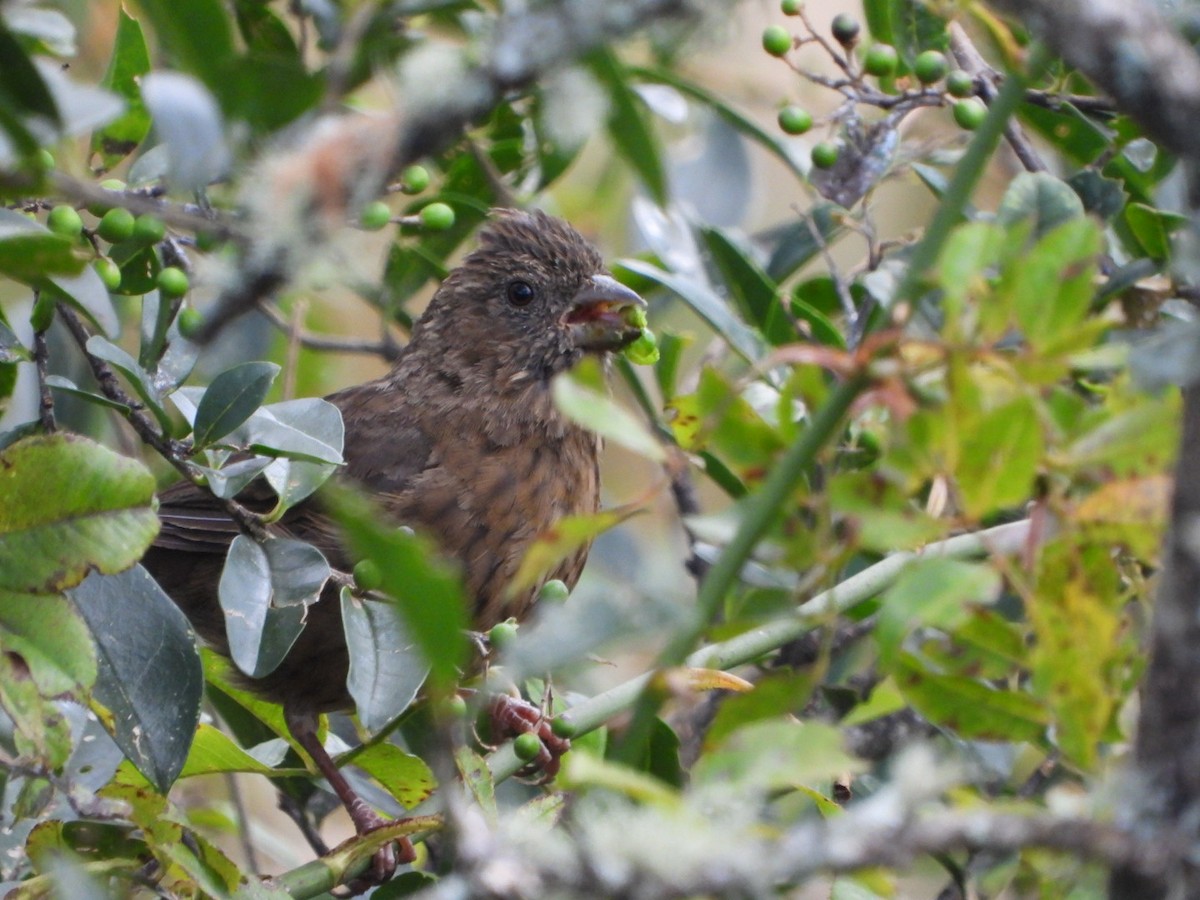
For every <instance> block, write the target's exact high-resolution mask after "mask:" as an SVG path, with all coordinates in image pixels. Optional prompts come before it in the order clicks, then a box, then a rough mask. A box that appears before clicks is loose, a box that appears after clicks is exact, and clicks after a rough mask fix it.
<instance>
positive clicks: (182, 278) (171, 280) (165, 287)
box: [158, 266, 191, 297]
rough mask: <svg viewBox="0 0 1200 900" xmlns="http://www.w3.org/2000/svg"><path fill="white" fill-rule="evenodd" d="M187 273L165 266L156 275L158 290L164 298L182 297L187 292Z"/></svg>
mask: <svg viewBox="0 0 1200 900" xmlns="http://www.w3.org/2000/svg"><path fill="white" fill-rule="evenodd" d="M189 287H191V285H190V284H189V283H188V277H187V272H185V271H183V269H178V268H176V267H175V266H167V267H166V268H164V269H163V270H162V271H161V272H159V273H158V290H159V293H161V294H162V295H163V296H164V297H182V296H183V295H184V294H186V293H187V292H188V288H189Z"/></svg>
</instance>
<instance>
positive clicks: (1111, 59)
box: [991, 0, 1200, 157]
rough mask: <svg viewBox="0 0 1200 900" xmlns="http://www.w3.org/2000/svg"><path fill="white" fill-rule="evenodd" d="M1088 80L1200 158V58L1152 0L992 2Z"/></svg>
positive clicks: (1161, 136)
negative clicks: (1023, 25)
mask: <svg viewBox="0 0 1200 900" xmlns="http://www.w3.org/2000/svg"><path fill="white" fill-rule="evenodd" d="M991 5H992V6H994V7H995V8H996V9H998V10H1001V11H1002V12H1006V13H1009V14H1011V15H1014V16H1016V17H1017V18H1019V19H1021V20H1022V21H1023V22H1024V23H1025V24H1026V25H1028V26H1029V27H1030V28H1031V29H1032V30H1033V31H1034V32H1036V33H1037V34H1038V35H1039V36H1041V38H1042V39H1043V40H1045V41H1046V43H1047V44H1049V45H1050V46H1051V47H1052V48H1054V50H1055V51H1056V52H1057V53H1059V54H1060V55H1061V56H1062V57H1063V58H1064V59H1065V60H1066V61H1067V62H1069V63H1070V64H1071V65H1072V66H1075V67H1076V68H1077V69H1079V70H1080V71H1081V72H1083V73H1084V74H1086V75H1087V76H1088V77H1089V78H1091V80H1092V81H1094V82H1095V83H1096V84H1097V85H1098V86H1099V87H1100V88H1101V89H1102V90H1104V91H1105V92H1106V93H1107V94H1108V95H1109V96H1110V97H1111V98H1112V99H1113V101H1114V102H1115V103H1116V105H1117V106H1118V107H1119V108H1121V109H1122V110H1123V111H1125V112H1127V113H1128V114H1129V115H1130V116H1132V117H1133V118H1134V119H1136V120H1138V121H1139V122H1140V123H1141V124H1142V125H1143V126H1145V128H1146V130H1147V131H1148V132H1149V134H1150V136H1151V137H1153V138H1154V139H1156V140H1158V141H1160V142H1162V143H1163V144H1165V145H1167V146H1168V147H1170V148H1171V149H1172V150H1174V151H1175V152H1177V153H1180V154H1184V155H1188V156H1192V157H1200V129H1197V128H1196V122H1197V120H1200V57H1198V56H1197V55H1196V51H1195V50H1193V49H1192V47H1191V46H1190V45H1189V44H1188V43H1187V42H1186V41H1185V40H1184V39H1183V38H1182V37H1181V36H1180V35H1178V34H1177V33H1176V32H1175V31H1174V29H1172V28H1171V27H1170V26H1169V25H1168V24H1167V22H1166V20H1165V19H1164V18H1163V17H1162V15H1161V14H1160V13H1159V12H1158V8H1157V7H1156V5H1155V4H1152V3H1148V2H1145V0H991Z"/></svg>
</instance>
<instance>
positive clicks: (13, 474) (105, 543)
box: [0, 434, 159, 593]
mask: <svg viewBox="0 0 1200 900" xmlns="http://www.w3.org/2000/svg"><path fill="white" fill-rule="evenodd" d="M154 487H155V483H154V476H153V475H151V474H150V472H149V470H147V469H146V467H145V466H143V465H142V464H141V463H139V462H137V461H136V460H132V459H128V458H127V457H124V456H121V455H119V454H117V453H114V452H113V451H111V450H109V449H107V448H105V447H103V446H101V445H100V444H97V443H95V442H93V441H90V440H88V439H87V438H83V437H80V436H78V435H70V434H50V435H37V436H34V437H28V438H25V439H24V440H21V441H18V442H17V443H15V444H13V445H11V446H10V447H7V448H6V449H5V450H3V451H0V590H10V591H17V592H32V593H51V592H54V591H59V590H62V589H64V588H69V587H73V586H74V585H76V584H78V583H79V582H80V581H81V580H83V577H84V576H85V575H87V573H88V572H89V571H93V570H95V571H99V572H104V573H106V574H112V573H114V572H119V571H121V570H122V569H127V568H129V566H131V565H133V564H134V563H135V562H137V561H138V560H139V559H141V556H142V554H143V553H145V552H146V548H147V547H148V546H150V542H151V541H153V540H154V537H155V535H157V534H158V528H159V522H158V516H157V514H156V512H155V501H154Z"/></svg>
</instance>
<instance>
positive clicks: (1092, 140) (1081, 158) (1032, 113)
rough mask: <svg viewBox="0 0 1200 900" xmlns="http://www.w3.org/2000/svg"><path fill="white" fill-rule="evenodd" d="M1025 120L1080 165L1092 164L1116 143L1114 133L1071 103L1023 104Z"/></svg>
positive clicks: (1020, 114) (1020, 111) (1023, 118)
mask: <svg viewBox="0 0 1200 900" xmlns="http://www.w3.org/2000/svg"><path fill="white" fill-rule="evenodd" d="M1018 115H1019V116H1020V117H1021V120H1022V121H1023V122H1024V123H1025V124H1026V125H1029V126H1030V127H1031V128H1033V130H1034V131H1036V132H1037V133H1038V134H1040V135H1041V136H1042V137H1044V138H1045V139H1046V140H1047V141H1049V142H1050V143H1051V145H1053V146H1054V147H1055V148H1057V149H1058V150H1059V151H1060V152H1061V153H1062V154H1063V155H1064V156H1066V157H1067V158H1068V159H1070V160H1071V161H1072V162H1074V163H1076V164H1078V165H1090V164H1091V163H1093V162H1095V161H1096V160H1097V159H1098V158H1099V157H1100V155H1101V154H1102V153H1104V152H1105V151H1107V150H1108V149H1109V148H1111V147H1112V144H1113V140H1112V136H1111V135H1110V134H1109V133H1107V132H1106V131H1105V130H1104V129H1103V128H1101V127H1100V126H1099V125H1097V124H1096V123H1095V122H1093V121H1092V120H1091V119H1089V118H1088V117H1087V116H1086V115H1084V114H1083V113H1082V112H1080V111H1079V109H1078V108H1076V107H1074V106H1072V105H1071V104H1069V103H1061V104H1058V105H1057V106H1056V108H1055V109H1047V108H1045V107H1042V106H1035V105H1034V104H1032V103H1026V104H1023V105H1022V106H1021V107H1020V108H1019V109H1018Z"/></svg>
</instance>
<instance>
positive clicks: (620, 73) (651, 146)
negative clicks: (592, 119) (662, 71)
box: [588, 50, 667, 206]
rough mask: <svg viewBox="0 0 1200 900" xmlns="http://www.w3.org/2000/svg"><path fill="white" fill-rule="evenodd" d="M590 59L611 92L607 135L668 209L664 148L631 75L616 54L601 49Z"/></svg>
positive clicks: (657, 198) (654, 198)
mask: <svg viewBox="0 0 1200 900" xmlns="http://www.w3.org/2000/svg"><path fill="white" fill-rule="evenodd" d="M588 60H589V63H590V65H591V69H592V72H593V73H594V74H595V75H596V79H597V80H598V81H599V82H600V84H601V85H602V86H603V87H604V89H605V90H606V91H607V92H608V102H609V107H610V108H609V114H608V135H609V137H610V138H611V139H612V142H613V145H614V146H615V147H616V148H617V153H618V154H620V156H621V157H622V158H623V159H624V160H625V161H626V162H627V163H629V165H630V166H631V167H632V168H633V170H634V171H635V172H636V173H637V175H638V178H639V179H640V180H641V182H642V184H643V185H644V186H645V188H646V190H647V191H648V192H649V194H650V196H651V198H653V200H654V202H655V203H657V204H658V205H659V206H666V204H667V176H666V172H664V171H663V164H662V149H661V147H659V143H658V138H657V137H656V136H655V134H654V130H653V128H652V127H651V124H650V117H649V115H648V113H647V111H646V110H645V108H644V107H643V105H642V101H641V99H640V98H639V97H638V96H637V94H636V93H635V92H634V91H633V90H631V89H630V87H629V80H628V76H627V74H626V72H625V71H624V69H623V67H622V66H621V63H620V62H619V61H618V60H617V57H616V56H615V55H614V54H612V53H611V52H609V51H608V50H600V51H597V52H595V53H593V54H592V55H591V56H590V57H589V58H588Z"/></svg>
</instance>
